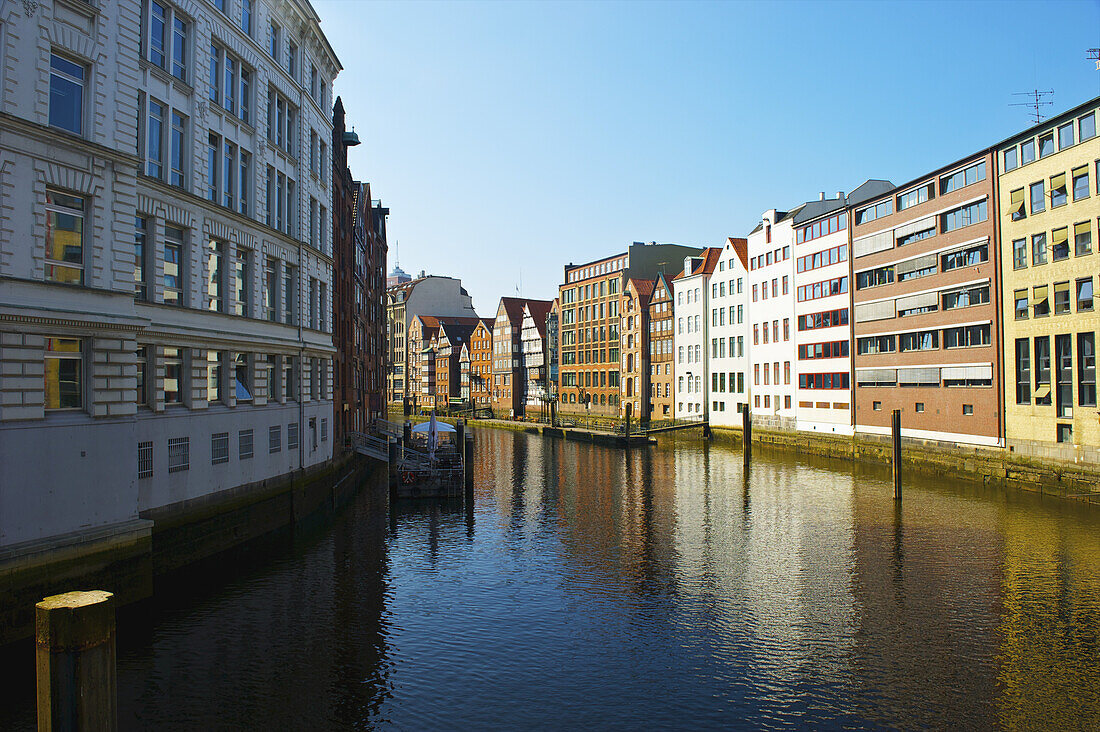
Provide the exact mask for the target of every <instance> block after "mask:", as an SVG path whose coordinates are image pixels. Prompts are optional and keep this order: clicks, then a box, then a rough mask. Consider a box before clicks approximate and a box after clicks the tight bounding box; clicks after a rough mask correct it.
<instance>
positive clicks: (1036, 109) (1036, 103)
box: [1008, 89, 1054, 124]
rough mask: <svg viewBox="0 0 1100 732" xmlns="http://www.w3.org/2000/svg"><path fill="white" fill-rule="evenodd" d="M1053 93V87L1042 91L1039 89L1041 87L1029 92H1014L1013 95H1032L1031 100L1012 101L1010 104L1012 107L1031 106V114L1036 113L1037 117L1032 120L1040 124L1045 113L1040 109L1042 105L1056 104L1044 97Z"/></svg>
mask: <svg viewBox="0 0 1100 732" xmlns="http://www.w3.org/2000/svg"><path fill="white" fill-rule="evenodd" d="M1053 93H1054V90H1053V89H1047V90H1046V91H1042V90H1039V89H1033V90H1031V91H1029V92H1013V96H1017V97H1020V96H1026V97H1031V100H1030V101H1027V102H1014V103H1012V104H1010V105H1008V106H1010V107H1031V109H1032V111H1031V114H1033V115H1035V119H1034V120H1032V122H1033V123H1034V124H1039V123H1040V122H1042V121H1043V114H1042V112H1041V111H1040V108H1041V107H1050V106H1053V105H1054V102H1048V101H1045V100H1044V99H1043V97H1044V96H1046V95H1047V94H1053Z"/></svg>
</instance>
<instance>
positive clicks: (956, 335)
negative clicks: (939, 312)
mask: <svg viewBox="0 0 1100 732" xmlns="http://www.w3.org/2000/svg"><path fill="white" fill-rule="evenodd" d="M989 344H990V326H989V324H988V323H987V324H985V325H967V326H963V327H960V328H944V329H943V346H944V348H975V347H977V346H988V345H989ZM902 350H904V349H902Z"/></svg>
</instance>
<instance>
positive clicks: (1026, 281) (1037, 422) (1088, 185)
mask: <svg viewBox="0 0 1100 732" xmlns="http://www.w3.org/2000/svg"><path fill="white" fill-rule="evenodd" d="M1098 124H1100V97H1098V98H1096V99H1093V100H1091V101H1089V102H1086V103H1085V104H1083V105H1081V106H1078V107H1077V108H1075V109H1072V110H1069V111H1068V112H1065V113H1063V114H1061V115H1059V116H1057V117H1054V118H1052V119H1049V120H1046V121H1044V122H1042V123H1040V124H1038V125H1036V126H1034V127H1031V128H1029V129H1028V130H1025V131H1024V132H1022V133H1020V134H1019V135H1016V136H1014V137H1012V138H1009V139H1008V140H1006V141H1005V142H1003V143H1001V144H1000V145H998V146H997V165H998V199H999V206H998V212H997V213H998V217H999V221H998V223H999V230H1000V244H1001V247H1000V249H1001V257H1002V268H1001V271H1002V272H1003V273H1004V275H1003V277H1004V287H1003V288H1002V293H1003V295H1002V296H1003V298H1004V299H1003V303H1002V304H1003V323H1004V339H1003V343H1004V349H1005V354H1004V364H1005V371H1004V376H1005V378H1004V385H1005V436H1006V443H1007V446H1008V448H1009V449H1010V450H1013V451H1015V452H1018V453H1021V454H1024V455H1030V456H1034V457H1039V458H1053V459H1060V460H1074V461H1085V462H1100V409H1098V407H1097V398H1096V396H1097V395H1096V345H1097V340H1098V338H1100V333H1098V331H1100V310H1098V305H1097V304H1096V303H1094V292H1095V288H1096V287H1097V286H1098V284H1100V282H1098V280H1100V252H1098V251H1097V250H1098V244H1100V241H1098V240H1100V136H1098V135H1097V126H1098Z"/></svg>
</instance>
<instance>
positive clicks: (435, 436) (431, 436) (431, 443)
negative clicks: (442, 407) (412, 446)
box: [428, 412, 439, 457]
mask: <svg viewBox="0 0 1100 732" xmlns="http://www.w3.org/2000/svg"><path fill="white" fill-rule="evenodd" d="M438 442H439V427H438V425H436V422H435V412H432V418H431V419H430V420H429V421H428V454H429V455H431V456H432V457H435V446H436V444H437V443H438Z"/></svg>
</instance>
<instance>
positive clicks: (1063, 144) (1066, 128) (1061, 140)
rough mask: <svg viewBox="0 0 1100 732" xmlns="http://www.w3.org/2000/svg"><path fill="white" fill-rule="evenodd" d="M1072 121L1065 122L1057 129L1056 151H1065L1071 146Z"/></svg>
mask: <svg viewBox="0 0 1100 732" xmlns="http://www.w3.org/2000/svg"><path fill="white" fill-rule="evenodd" d="M1073 142H1074V140H1073V121H1072V120H1071V121H1069V122H1066V123H1065V124H1064V125H1062V126H1061V127H1059V128H1058V149H1059V150H1065V149H1066V148H1067V147H1070V146H1071V145H1073Z"/></svg>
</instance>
